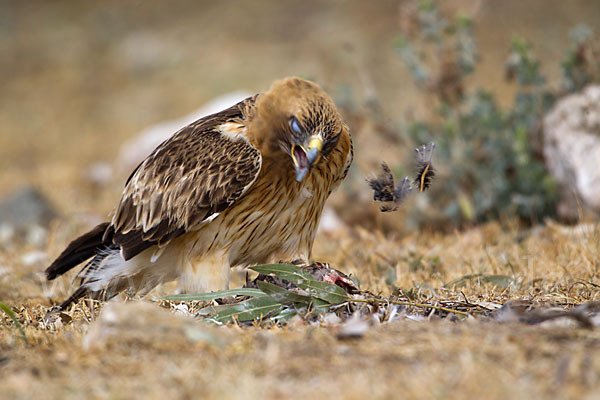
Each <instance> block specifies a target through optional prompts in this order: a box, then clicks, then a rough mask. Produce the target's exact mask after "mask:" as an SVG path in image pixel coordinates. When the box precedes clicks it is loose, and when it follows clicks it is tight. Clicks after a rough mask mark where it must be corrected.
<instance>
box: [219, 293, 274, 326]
mask: <svg viewBox="0 0 600 400" xmlns="http://www.w3.org/2000/svg"><path fill="white" fill-rule="evenodd" d="M281 310H283V306H282V305H281V304H280V303H278V302H277V301H275V300H274V299H273V298H272V297H270V296H261V297H255V298H253V299H248V300H246V301H243V302H241V303H237V304H233V305H231V306H230V307H228V308H227V309H225V310H222V311H220V312H218V313H216V314H215V315H213V316H212V317H210V318H209V320H211V321H214V322H219V323H223V322H231V321H233V317H234V316H235V317H236V319H237V320H238V321H240V322H243V321H252V320H255V319H261V318H265V317H267V316H268V315H269V314H270V313H273V312H275V313H277V312H278V311H281Z"/></svg>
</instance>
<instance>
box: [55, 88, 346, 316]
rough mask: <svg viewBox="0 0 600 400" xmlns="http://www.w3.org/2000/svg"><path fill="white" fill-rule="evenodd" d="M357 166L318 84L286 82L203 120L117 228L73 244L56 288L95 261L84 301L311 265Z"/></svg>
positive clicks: (131, 188) (140, 172)
mask: <svg viewBox="0 0 600 400" xmlns="http://www.w3.org/2000/svg"><path fill="white" fill-rule="evenodd" d="M351 162H352V140H351V137H350V134H349V131H348V128H347V127H346V126H345V125H344V124H343V122H342V120H341V117H340V115H339V113H338V111H337V109H336V107H335V105H334V104H333V102H332V100H331V99H330V98H329V96H327V94H326V93H325V92H323V90H322V89H321V88H320V87H318V86H317V85H316V84H314V83H311V82H308V81H305V80H302V79H299V78H287V79H284V80H282V81H278V82H275V83H274V84H273V86H272V87H271V88H270V90H269V91H267V92H265V93H264V94H260V95H256V96H253V97H250V98H247V99H246V100H244V101H242V102H240V103H238V104H236V105H234V106H232V107H231V108H229V109H227V110H224V111H221V112H219V113H216V114H213V115H210V116H207V117H204V118H202V119H200V120H198V121H196V122H194V123H192V124H190V125H189V126H187V127H185V128H183V129H181V130H180V131H179V132H177V133H176V134H174V135H173V136H172V137H171V138H170V139H168V140H167V141H165V142H164V143H163V144H161V145H160V146H159V147H157V148H156V150H154V152H153V153H152V154H151V155H150V156H149V157H148V158H146V159H145V160H144V161H143V162H142V163H141V164H140V165H139V166H138V167H137V168H136V169H135V171H133V173H132V174H131V176H130V177H129V179H128V180H127V183H126V185H125V189H124V191H123V195H122V198H121V200H120V202H119V204H118V206H117V208H116V210H115V212H114V214H113V216H112V219H111V221H110V222H107V223H104V224H101V225H99V226H97V227H96V228H94V229H93V230H92V231H90V232H88V233H86V234H85V235H83V236H82V237H80V238H78V239H76V240H75V241H73V242H72V243H71V244H70V245H69V246H68V247H67V249H65V251H63V253H62V254H61V255H60V256H59V257H58V258H57V259H56V260H55V261H54V263H53V264H52V265H50V267H48V269H47V270H46V275H47V277H48V279H54V278H55V277H57V276H59V275H61V274H63V273H65V272H66V271H68V270H70V269H71V268H73V267H75V266H76V265H78V264H79V263H81V262H83V261H85V260H88V259H89V260H90V261H89V262H88V263H87V264H86V266H85V267H84V268H83V269H82V270H81V271H80V273H79V277H80V288H79V289H78V290H77V291H76V293H75V294H74V295H73V296H71V298H69V299H68V300H67V301H66V302H65V303H63V304H62V307H65V306H67V305H68V304H69V303H70V302H72V301H75V300H77V299H78V298H80V297H83V296H85V295H89V296H92V297H110V296H112V295H114V294H116V293H118V292H119V291H121V290H124V289H127V288H133V289H134V290H138V291H142V292H145V291H148V290H150V289H152V288H153V287H155V286H156V285H157V284H160V283H162V282H167V281H171V280H175V279H179V281H180V286H181V288H182V289H183V290H184V291H187V292H199V291H207V290H220V289H224V288H227V287H228V279H229V269H230V268H231V267H234V266H238V265H252V264H258V263H265V262H273V261H277V260H294V259H300V260H302V261H304V262H308V259H309V257H310V253H311V249H312V244H313V241H314V237H315V233H316V230H317V226H318V223H319V218H320V216H321V212H322V210H323V206H324V203H325V200H326V199H327V197H328V196H329V194H330V193H331V191H332V190H334V189H335V188H336V187H337V186H338V185H339V183H340V182H341V181H342V180H343V179H344V177H345V176H346V173H347V171H348V168H349V167H350V164H351Z"/></svg>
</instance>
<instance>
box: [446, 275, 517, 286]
mask: <svg viewBox="0 0 600 400" xmlns="http://www.w3.org/2000/svg"><path fill="white" fill-rule="evenodd" d="M474 279H477V280H478V281H479V282H482V283H491V284H492V285H494V286H499V287H503V288H507V289H510V288H513V287H514V286H515V285H516V281H515V279H514V278H512V277H510V276H508V275H483V274H469V275H464V276H461V277H460V278H458V279H455V280H453V281H451V282H449V283H447V284H445V285H444V287H445V288H452V287H462V286H464V285H465V284H466V283H467V282H469V281H471V280H474Z"/></svg>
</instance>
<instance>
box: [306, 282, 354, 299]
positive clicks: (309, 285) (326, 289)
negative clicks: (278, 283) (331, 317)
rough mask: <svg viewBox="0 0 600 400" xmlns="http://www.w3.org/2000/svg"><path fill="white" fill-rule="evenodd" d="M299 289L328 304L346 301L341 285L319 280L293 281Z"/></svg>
mask: <svg viewBox="0 0 600 400" xmlns="http://www.w3.org/2000/svg"><path fill="white" fill-rule="evenodd" d="M294 284H295V285H297V286H298V287H300V288H301V289H304V290H306V291H307V292H308V293H309V294H310V295H311V296H315V297H317V298H319V299H321V300H325V301H326V302H328V303H329V304H340V303H344V302H346V301H348V295H347V294H346V292H345V291H344V289H342V288H341V287H339V286H337V285H332V284H331V283H327V282H321V281H304V282H298V283H296V282H294Z"/></svg>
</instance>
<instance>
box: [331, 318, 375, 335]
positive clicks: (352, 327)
mask: <svg viewBox="0 0 600 400" xmlns="http://www.w3.org/2000/svg"><path fill="white" fill-rule="evenodd" d="M368 329H369V323H368V322H367V321H365V320H363V319H362V318H361V316H360V314H359V313H354V315H352V317H351V318H350V319H349V320H347V321H346V322H344V323H343V324H342V325H341V326H340V329H339V330H338V333H337V338H338V339H351V338H360V337H362V336H364V334H365V332H366V331H367V330H368Z"/></svg>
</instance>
